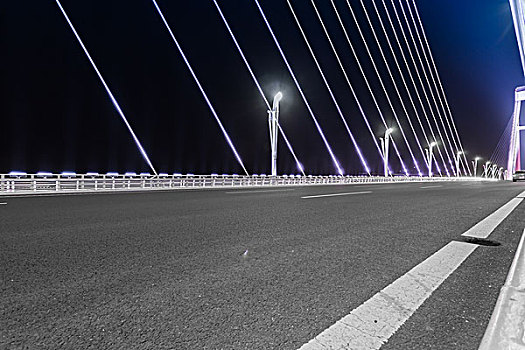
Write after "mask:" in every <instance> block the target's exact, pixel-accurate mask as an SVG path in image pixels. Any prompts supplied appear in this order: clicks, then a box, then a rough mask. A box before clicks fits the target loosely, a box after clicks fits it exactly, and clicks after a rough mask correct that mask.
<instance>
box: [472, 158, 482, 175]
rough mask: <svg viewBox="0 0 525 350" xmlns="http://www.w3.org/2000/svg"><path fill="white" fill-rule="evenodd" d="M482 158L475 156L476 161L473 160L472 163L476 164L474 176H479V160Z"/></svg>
mask: <svg viewBox="0 0 525 350" xmlns="http://www.w3.org/2000/svg"><path fill="white" fill-rule="evenodd" d="M480 159H481V158H480V157H476V158H474V161H473V162H472V164H473V165H474V177H476V176H477V174H476V173H477V171H478V160H480Z"/></svg>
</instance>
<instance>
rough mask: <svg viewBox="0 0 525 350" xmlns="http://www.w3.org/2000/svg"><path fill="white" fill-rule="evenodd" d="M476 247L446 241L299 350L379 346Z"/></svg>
mask: <svg viewBox="0 0 525 350" xmlns="http://www.w3.org/2000/svg"><path fill="white" fill-rule="evenodd" d="M524 195H525V191H524V192H522V193H521V194H520V195H518V198H513V199H511V200H510V201H509V202H508V203H507V204H505V205H503V206H502V207H501V208H500V209H498V210H496V212H494V213H493V214H491V215H489V216H488V217H487V218H485V219H484V220H482V221H481V222H480V223H482V222H484V221H486V220H487V219H489V218H490V217H493V219H494V214H496V213H498V212H500V214H499V215H497V218H498V220H499V221H498V222H497V224H496V221H495V220H492V219H491V220H489V221H490V223H489V222H488V221H487V224H486V225H483V227H480V228H479V230H477V231H476V232H478V233H479V232H481V233H482V234H483V235H482V236H477V237H480V238H486V237H488V236H489V235H490V234H491V233H492V231H493V230H494V229H495V228H496V226H498V225H499V223H500V222H501V221H503V219H505V217H507V216H508V215H509V214H510V212H511V211H512V210H513V209H514V208H516V206H517V205H518V204H519V203H520V202H521V201H522V200H523V198H522V197H520V196H524ZM516 202H517V203H516ZM511 207H512V209H511V210H510V211H509V209H510V208H511ZM502 214H504V215H502ZM476 226H477V225H476ZM476 226H474V227H476ZM474 227H473V228H474ZM471 230H472V229H471ZM471 230H469V231H467V232H470V231H471ZM467 232H465V233H464V234H463V235H466V233H467ZM477 247H478V246H477V245H475V244H470V243H465V242H457V241H452V242H450V243H449V244H447V245H446V246H444V247H443V248H441V249H440V250H438V251H437V252H436V253H434V254H433V255H432V256H430V257H429V258H427V259H426V260H425V261H423V262H422V263H420V264H419V265H417V266H416V267H414V268H413V269H412V270H410V271H409V272H407V273H406V274H405V275H403V276H401V277H399V278H398V279H397V280H396V281H394V282H393V283H391V284H390V285H388V286H387V287H386V288H384V289H383V290H381V291H380V292H378V293H376V294H375V295H374V296H373V297H372V298H370V299H368V300H367V301H366V302H364V303H363V304H361V305H360V306H359V307H357V308H356V309H354V310H353V311H352V312H350V314H348V315H346V316H344V317H343V318H341V319H340V320H339V321H337V322H336V323H335V324H333V325H332V326H331V327H329V328H327V329H326V330H324V331H323V332H321V334H319V335H318V336H317V337H315V338H314V339H312V340H310V341H309V342H308V343H306V344H304V345H303V346H302V347H301V348H300V350H313V349H379V348H380V347H381V346H382V345H383V344H384V343H385V342H386V341H387V340H388V339H389V338H390V337H391V336H392V335H393V334H394V333H395V332H396V331H397V330H398V329H399V327H401V326H402V325H403V324H404V323H405V322H406V320H408V319H409V318H410V317H411V316H412V314H413V313H414V312H415V311H416V310H417V309H418V308H419V306H421V305H422V304H423V302H424V301H425V300H426V299H427V298H428V297H429V296H430V295H431V294H432V292H433V291H435V290H436V289H437V288H438V287H439V286H440V285H441V283H443V281H445V280H446V279H447V278H448V276H449V275H450V274H451V273H452V272H454V271H455V270H456V269H457V268H458V267H459V266H460V265H461V263H462V262H463V261H464V260H465V259H466V258H467V257H468V256H469V255H470V254H472V252H473V251H474V250H476V248H477Z"/></svg>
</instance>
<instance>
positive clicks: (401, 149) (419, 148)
mask: <svg viewBox="0 0 525 350" xmlns="http://www.w3.org/2000/svg"><path fill="white" fill-rule="evenodd" d="M56 4H57V5H58V7H57V8H58V10H59V11H60V12H61V13H62V15H63V17H64V19H65V23H64V29H66V28H67V27H69V29H70V31H71V33H72V34H73V36H72V37H71V40H75V41H77V43H78V45H79V50H81V51H83V53H84V54H85V57H86V58H87V61H85V64H86V65H91V67H92V69H93V70H94V72H95V73H96V75H97V77H98V79H99V80H100V84H101V88H103V90H105V92H106V93H107V95H108V98H109V100H110V102H111V103H112V104H113V106H114V108H115V112H116V114H117V115H118V116H119V117H120V119H121V121H122V122H123V123H124V125H125V127H126V129H127V131H128V132H129V135H130V137H131V139H132V141H133V142H134V143H135V145H136V149H137V152H138V154H140V156H141V157H142V159H143V161H144V163H145V165H147V167H148V168H149V172H150V173H151V175H158V171H157V168H159V167H161V168H163V169H165V168H166V167H165V166H164V165H159V164H157V165H155V164H154V163H155V162H154V161H152V160H151V158H150V157H149V155H148V150H147V148H148V147H146V146H144V144H143V143H142V142H141V135H140V134H139V133H138V132H137V131H136V130H135V129H134V127H133V125H132V123H131V122H130V121H129V119H128V118H127V116H126V106H122V105H121V104H120V103H119V101H118V97H117V96H116V95H115V94H114V92H113V90H112V88H111V85H112V83H111V81H108V80H107V79H106V78H105V77H104V74H103V71H102V70H100V69H99V66H98V64H97V62H95V61H96V60H95V59H94V58H93V56H92V55H93V52H92V51H93V50H90V49H89V42H85V37H84V35H83V33H81V32H79V31H78V30H77V29H76V26H75V23H73V21H72V20H71V19H70V17H69V15H68V10H67V9H66V7H67V6H66V7H65V6H63V5H62V3H61V2H60V1H56ZM286 4H287V6H288V9H289V11H290V13H289V17H290V18H291V19H292V20H293V23H295V25H296V27H297V30H298V33H300V36H299V38H297V40H301V41H304V44H305V45H306V47H307V49H308V52H309V54H310V57H304V60H307V61H309V62H310V63H314V64H315V67H316V70H317V74H318V76H319V77H320V78H321V79H322V83H323V85H324V88H326V92H327V93H328V94H329V96H330V103H333V107H334V108H335V111H336V114H335V115H333V116H330V117H331V118H332V121H331V123H336V124H338V125H340V126H341V127H344V130H345V131H346V134H347V136H348V139H347V143H348V147H351V148H353V152H354V154H353V155H352V156H353V157H355V159H357V160H358V162H359V170H357V171H356V170H354V171H346V170H345V169H344V168H345V167H348V160H346V159H345V160H341V159H338V157H337V155H336V154H337V153H338V150H337V149H335V148H334V142H333V141H331V139H332V140H333V136H332V135H330V134H329V133H327V132H326V131H325V129H326V124H327V123H328V121H327V116H325V115H323V116H322V118H321V117H320V116H319V113H318V110H319V106H318V105H316V103H315V102H312V100H315V98H314V96H312V95H309V94H308V91H307V90H311V87H310V86H308V82H307V81H305V80H304V79H302V77H301V76H298V75H297V73H296V68H295V67H294V65H295V64H294V62H292V61H291V60H290V58H289V53H288V52H287V48H286V45H285V46H283V45H282V38H281V36H282V35H281V33H279V32H277V31H275V30H274V26H275V25H274V24H275V23H273V24H272V21H273V19H272V16H271V13H270V14H269V13H267V12H266V11H265V9H264V6H262V5H261V4H260V3H259V2H258V1H254V3H253V6H254V7H255V8H256V9H257V13H258V15H259V16H260V18H259V20H261V23H262V25H263V28H261V30H263V31H267V35H268V36H269V37H271V40H272V41H273V43H274V48H272V50H273V51H274V53H275V54H276V55H277V56H278V57H280V59H281V61H282V63H283V64H284V65H285V66H286V69H287V71H288V73H289V77H290V78H291V79H292V81H293V84H294V85H295V89H296V90H297V92H298V93H299V96H300V101H295V102H296V103H299V102H301V101H302V102H301V103H303V104H304V107H306V110H307V116H304V117H303V118H306V119H305V123H306V122H308V119H310V120H311V121H312V122H313V125H314V127H315V131H316V133H317V135H318V136H317V137H319V138H320V139H321V141H322V145H323V147H324V148H325V152H323V151H322V150H321V149H318V150H315V153H314V154H311V152H310V153H309V154H304V153H303V154H301V152H297V151H296V150H295V149H294V147H293V145H294V140H293V139H291V138H289V137H287V136H286V135H287V132H286V119H287V118H286V117H287V116H286V115H284V116H281V118H280V119H278V118H279V114H280V113H279V112H278V111H276V112H274V113H273V117H272V114H270V118H276V121H277V120H279V121H277V122H276V127H274V129H273V131H271V132H270V135H271V137H270V139H272V138H274V139H275V142H272V147H271V148H272V167H273V172H272V169H268V170H269V171H268V172H269V173H271V174H272V175H276V174H277V172H278V171H277V170H276V166H277V165H276V164H275V165H274V164H273V163H276V160H275V158H276V157H277V155H276V153H277V144H278V143H277V140H278V139H279V138H280V137H282V138H283V140H284V144H283V145H286V148H285V149H282V150H281V152H280V153H282V152H289V153H290V154H291V155H292V156H293V159H294V162H295V167H294V166H292V167H291V168H292V169H293V168H295V171H292V172H291V173H292V174H300V175H303V176H304V175H307V174H308V175H318V173H316V172H315V170H314V169H308V167H305V166H304V164H303V163H304V162H301V158H312V159H324V158H326V159H329V160H330V162H331V164H332V169H331V171H330V172H329V174H333V175H341V176H342V175H369V176H370V175H384V174H383V171H378V170H379V169H382V168H384V167H386V168H387V169H388V170H387V175H388V176H390V175H393V174H400V175H405V176H419V177H423V176H434V175H438V176H476V174H473V167H472V164H470V162H469V161H468V160H467V153H468V152H467V153H466V152H465V150H464V148H463V145H462V142H461V139H460V135H459V133H458V130H457V128H456V125H455V124H456V123H455V120H454V117H453V115H452V112H451V109H450V106H449V104H448V102H447V96H446V94H445V91H444V89H443V84H442V82H441V79H440V75H439V72H438V70H437V66H436V62H435V60H434V57H433V54H432V51H431V48H430V43H429V41H428V38H427V36H426V33H425V30H424V27H423V23H422V20H421V16H420V14H419V11H418V8H417V5H416V3H415V1H394V0H390V1H387V0H385V1H381V2H372V3H370V4H366V3H365V2H364V1H357V2H354V3H351V2H350V1H339V2H336V1H330V4H329V5H330V6H324V5H326V4H322V5H323V6H322V7H323V8H319V6H318V5H319V4H317V3H316V2H315V1H310V2H308V3H307V4H306V5H307V6H306V7H309V10H310V11H311V12H312V13H313V14H314V15H315V16H314V19H315V20H314V21H309V22H308V25H307V26H305V23H304V20H305V19H304V18H301V17H304V14H301V13H300V12H297V11H296V9H295V6H296V5H294V4H292V2H291V1H287V2H286ZM213 5H214V6H215V7H216V10H217V16H219V17H220V19H221V21H222V22H223V24H224V35H226V36H229V37H230V38H231V41H232V43H233V44H234V47H235V49H236V50H237V51H238V53H239V55H240V57H241V58H242V61H241V62H242V64H244V66H245V69H246V70H247V72H249V74H250V76H251V78H252V80H253V83H254V86H253V87H254V88H256V89H257V90H258V92H259V93H260V95H261V98H262V100H263V102H264V103H265V104H266V106H267V109H268V111H269V113H270V112H271V111H272V110H273V109H275V108H278V107H279V102H277V105H275V103H274V106H273V107H272V106H270V102H269V100H271V99H273V98H274V96H273V95H272V96H267V93H265V91H264V90H265V87H264V86H262V85H261V83H260V76H261V72H257V71H256V70H255V69H254V68H253V67H252V65H253V64H254V63H257V62H256V60H257V58H256V57H251V58H249V55H247V54H246V52H245V49H244V48H243V43H242V42H240V41H239V40H238V39H237V34H238V33H236V30H235V29H234V28H232V27H231V26H230V24H229V21H230V18H228V17H230V16H229V15H228V13H226V12H225V11H223V10H222V7H221V5H220V4H219V2H217V1H214V2H213ZM151 6H152V7H153V9H154V10H155V11H154V12H155V13H156V15H157V16H158V20H159V24H160V25H161V26H162V27H164V30H165V32H166V34H167V35H166V40H168V41H171V42H172V44H173V47H174V50H175V51H176V52H178V54H179V55H180V58H181V59H182V60H183V62H184V64H185V66H186V68H187V71H188V73H189V74H190V75H191V77H192V79H193V81H194V86H193V88H194V89H196V90H197V91H198V92H199V93H200V94H201V95H202V98H203V99H204V101H205V102H206V105H207V107H208V108H209V115H210V117H211V118H213V119H214V120H215V122H216V125H217V127H218V128H217V129H216V132H218V133H220V134H221V135H222V137H223V140H224V142H225V143H226V144H227V146H228V147H229V149H230V152H231V153H230V154H231V156H232V157H233V158H234V159H235V160H236V162H237V164H238V167H239V168H238V169H239V170H241V173H242V174H243V175H247V176H249V175H252V174H253V173H254V172H253V171H251V170H250V169H248V168H247V167H246V166H245V164H244V161H243V157H242V153H243V150H242V149H238V147H236V145H235V144H236V140H235V136H232V135H231V132H230V131H229V130H227V127H226V126H225V124H224V120H225V118H227V116H224V115H222V113H221V111H219V110H217V109H216V107H215V105H216V101H214V96H212V95H210V94H209V93H208V92H207V90H206V81H205V80H206V79H207V78H208V77H202V76H199V71H198V67H194V66H193V65H192V63H191V61H190V59H188V57H189V56H188V49H187V48H185V47H183V45H181V43H180V42H179V39H178V38H177V36H176V30H174V26H176V23H170V16H169V14H167V13H165V11H164V10H163V9H162V6H159V4H158V3H157V2H156V1H152V3H151ZM302 7H304V5H303V6H302ZM302 10H303V12H304V9H302ZM326 10H329V11H326ZM301 15H302V16H301ZM349 15H350V17H348V16H349ZM327 21H329V22H330V24H332V23H334V24H336V25H335V26H333V27H332V28H329V26H327ZM175 29H176V28H175ZM313 29H315V30H320V31H321V32H322V33H323V36H324V37H325V39H326V42H327V43H328V44H329V46H330V51H332V52H331V53H330V52H328V54H329V55H330V56H331V57H330V58H331V59H335V61H336V62H337V66H338V67H339V68H340V73H339V74H340V75H341V76H342V77H343V78H344V81H345V82H346V84H347V87H348V89H347V90H346V91H345V92H344V93H345V95H346V96H345V97H344V99H345V100H346V99H347V98H348V97H349V98H351V100H353V102H354V103H355V105H356V107H357V110H352V111H350V110H349V109H348V106H347V103H341V102H342V101H341V100H342V95H341V91H340V90H341V88H340V87H338V89H337V91H336V90H334V86H333V82H332V81H331V79H330V75H332V74H329V75H327V74H326V73H327V71H330V73H332V71H333V67H327V66H326V62H323V60H320V59H319V57H318V56H319V55H322V56H326V55H327V52H325V51H320V50H319V48H317V47H316V45H312V43H311V38H309V35H308V34H307V33H308V31H311V30H313ZM365 31H366V32H367V34H365ZM368 32H370V33H371V34H372V35H369V34H368ZM356 33H357V34H358V35H357V37H355V35H353V34H356ZM341 35H342V37H343V38H344V40H343V43H344V42H346V47H339V48H338V47H336V42H335V41H334V36H341ZM321 39H322V38H321ZM315 40H317V41H318V40H319V38H315ZM88 41H89V40H88ZM203 44H205V43H203ZM317 46H318V45H317ZM358 47H360V48H361V47H362V48H364V50H362V48H361V49H359V48H358ZM347 50H350V52H351V54H352V58H353V61H354V62H353V64H354V66H353V67H348V62H345V61H346V60H344V59H343V57H341V55H342V54H343V53H345V52H347ZM94 54H95V56H96V52H95V53H94ZM324 61H326V60H324ZM356 68H357V72H358V75H355V74H350V71H352V72H353V71H354V70H355V69H356ZM336 70H338V69H337V67H336ZM385 73H386V74H385ZM246 88H248V87H246ZM322 88H323V87H322ZM343 89H344V87H343ZM266 90H267V89H266ZM344 90H345V89H344ZM348 93H350V94H348ZM274 94H277V91H276V92H275V93H274ZM280 96H281V98H280V99H279V100H281V99H282V98H284V100H285V101H286V99H287V97H288V96H286V94H285V96H283V95H282V94H281V95H280ZM347 96H348V97H347ZM364 100H366V101H369V100H371V101H372V106H374V108H372V109H370V108H368V106H364V105H363V101H364ZM356 112H357V113H356ZM281 114H282V113H281ZM261 118H264V116H261ZM356 119H357V120H356ZM357 122H359V123H361V122H363V123H364V125H366V129H365V130H367V133H368V135H367V133H363V132H362V130H360V129H356V125H357ZM270 129H271V123H270ZM271 130H272V129H271ZM356 130H358V131H357V134H356ZM387 130H390V131H388V134H389V138H388V139H389V142H384V141H386V140H384V141H383V143H384V144H385V145H391V146H392V147H393V152H391V153H393V154H392V156H393V157H386V156H387V155H388V151H389V150H388V148H389V147H386V149H385V147H384V146H383V147H381V146H380V143H381V142H380V139H381V138H383V139H386V137H385V133H386V132H387ZM237 137H238V136H237ZM273 144H275V147H273ZM365 144H366V145H367V147H363V145H365ZM370 145H372V147H370ZM338 146H339V145H338ZM339 147H340V146H339ZM281 148H283V147H281ZM374 148H375V150H374ZM469 156H470V157H471V158H472V159H474V156H475V155H471V154H469ZM368 159H371V160H372V161H373V162H374V163H377V162H378V161H379V162H380V164H373V166H372V167H371V166H370V161H369V160H368ZM272 167H270V168H272ZM352 167H354V166H353V165H352ZM288 168H290V167H288ZM354 168H355V167H354ZM372 169H377V170H372ZM23 170H24V169H15V171H18V172H21V171H23ZM38 170H39V171H41V172H48V171H49V170H51V171H52V172H57V171H56V170H55V171H53V169H38ZM65 170H67V171H71V170H73V171H74V170H75V169H65ZM90 170H92V171H97V170H98V169H90ZM109 170H113V169H109ZM126 170H127V171H133V170H134V169H126ZM173 170H175V171H176V170H177V169H173ZM173 170H172V171H173ZM498 170H499V169H498ZM36 172H37V171H35V173H36ZM110 172H113V171H110ZM211 172H213V171H211Z"/></svg>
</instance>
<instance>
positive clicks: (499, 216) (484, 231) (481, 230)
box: [462, 198, 523, 238]
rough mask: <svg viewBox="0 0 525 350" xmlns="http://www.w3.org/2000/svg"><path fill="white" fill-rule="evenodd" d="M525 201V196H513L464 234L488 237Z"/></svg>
mask: <svg viewBox="0 0 525 350" xmlns="http://www.w3.org/2000/svg"><path fill="white" fill-rule="evenodd" d="M522 201H523V198H512V199H511V200H510V201H508V202H507V203H506V204H505V205H503V206H502V207H501V208H499V209H498V210H496V211H495V212H493V213H492V214H490V215H489V216H487V217H486V218H485V219H483V220H481V221H480V222H478V223H477V224H476V225H474V226H473V227H472V228H470V229H469V230H468V231H467V232H465V233H463V234H462V236H469V237H476V238H487V237H488V235H490V233H491V232H492V231H494V229H495V228H496V227H497V226H498V225H499V224H500V223H501V222H502V221H503V220H504V219H505V218H506V217H507V216H509V214H510V213H512V211H513V210H514V209H516V207H517V206H518V205H519V204H520V203H521V202H522Z"/></svg>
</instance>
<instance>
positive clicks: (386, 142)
mask: <svg viewBox="0 0 525 350" xmlns="http://www.w3.org/2000/svg"><path fill="white" fill-rule="evenodd" d="M392 131H394V129H393V128H388V129H386V131H385V138H384V139H383V138H382V137H380V138H379V139H380V140H381V150H382V152H383V154H382V155H383V169H384V172H385V177H388V175H389V174H388V148H389V146H390V134H392Z"/></svg>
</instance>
